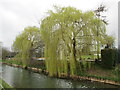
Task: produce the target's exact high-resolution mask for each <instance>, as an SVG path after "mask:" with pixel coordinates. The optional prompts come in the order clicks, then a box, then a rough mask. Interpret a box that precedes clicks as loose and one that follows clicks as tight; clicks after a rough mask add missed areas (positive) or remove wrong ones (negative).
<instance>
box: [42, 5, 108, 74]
mask: <svg viewBox="0 0 120 90" xmlns="http://www.w3.org/2000/svg"><path fill="white" fill-rule="evenodd" d="M48 13H49V16H47V17H46V18H44V19H43V20H42V22H41V27H40V29H41V36H42V40H43V41H44V44H45V58H46V60H45V61H46V68H47V70H48V71H49V75H50V76H54V75H58V76H60V75H61V73H66V74H68V73H70V74H71V75H74V74H76V73H77V72H78V71H79V70H77V63H78V62H80V61H82V63H83V65H84V66H86V62H85V58H84V56H87V55H91V58H92V59H94V56H95V53H96V52H97V50H98V49H97V48H99V53H100V47H101V45H102V44H104V43H105V41H104V38H105V32H106V28H105V24H104V23H103V22H102V21H101V20H100V19H98V18H97V17H96V16H95V14H94V13H93V11H87V12H82V11H80V10H77V9H76V8H73V7H63V8H61V7H55V10H54V11H51V10H50V11H49V12H48ZM98 42H99V46H98V45H97V43H98ZM79 65H80V64H79ZM69 71H70V72H69Z"/></svg>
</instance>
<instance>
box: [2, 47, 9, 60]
mask: <svg viewBox="0 0 120 90" xmlns="http://www.w3.org/2000/svg"><path fill="white" fill-rule="evenodd" d="M9 53H10V51H9V50H8V49H7V48H6V47H2V59H3V60H4V59H6V58H8V57H7V56H9Z"/></svg>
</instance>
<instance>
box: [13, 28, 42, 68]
mask: <svg viewBox="0 0 120 90" xmlns="http://www.w3.org/2000/svg"><path fill="white" fill-rule="evenodd" d="M39 45H40V32H39V29H38V28H37V27H27V28H25V29H24V31H23V32H22V33H21V34H20V35H18V36H17V37H16V39H15V41H14V43H13V48H14V50H15V51H16V52H18V54H17V55H16V58H18V61H19V62H22V64H23V66H28V65H29V63H30V60H31V59H32V55H33V52H34V51H35V50H36V49H37V47H38V46H39Z"/></svg>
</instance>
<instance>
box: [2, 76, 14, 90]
mask: <svg viewBox="0 0 120 90" xmlns="http://www.w3.org/2000/svg"><path fill="white" fill-rule="evenodd" d="M2 88H12V87H11V86H10V85H8V84H7V83H6V82H5V81H4V80H2V79H1V78H0V90H1V89H2Z"/></svg>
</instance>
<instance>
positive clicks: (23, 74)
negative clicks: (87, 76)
mask: <svg viewBox="0 0 120 90" xmlns="http://www.w3.org/2000/svg"><path fill="white" fill-rule="evenodd" d="M0 68H2V79H3V80H4V81H5V82H7V83H8V84H9V85H11V86H13V87H14V88H118V86H114V85H109V84H104V83H99V82H91V81H85V80H81V81H72V80H65V79H57V78H50V77H48V76H45V75H43V74H38V73H34V72H31V71H28V70H24V69H21V68H16V67H11V66H8V65H1V66H0Z"/></svg>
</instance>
